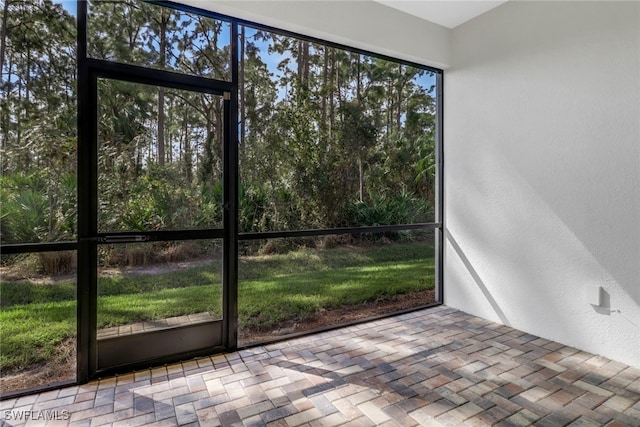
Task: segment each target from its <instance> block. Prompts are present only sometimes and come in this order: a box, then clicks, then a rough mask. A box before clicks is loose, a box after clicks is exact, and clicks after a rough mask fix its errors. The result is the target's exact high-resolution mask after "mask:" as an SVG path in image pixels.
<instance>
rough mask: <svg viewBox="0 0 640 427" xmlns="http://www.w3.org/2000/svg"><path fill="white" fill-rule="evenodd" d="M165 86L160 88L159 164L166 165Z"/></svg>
mask: <svg viewBox="0 0 640 427" xmlns="http://www.w3.org/2000/svg"><path fill="white" fill-rule="evenodd" d="M164 159H165V153H164V88H163V87H159V88H158V165H159V166H164Z"/></svg>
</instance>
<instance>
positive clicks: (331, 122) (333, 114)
mask: <svg viewBox="0 0 640 427" xmlns="http://www.w3.org/2000/svg"><path fill="white" fill-rule="evenodd" d="M335 74H336V52H335V50H334V49H331V78H330V79H329V81H330V82H331V83H330V86H329V140H330V141H333V130H334V129H335V125H336V122H335V119H336V111H335V110H336V107H335V103H334V99H333V98H334V94H335V92H334V86H333V84H334V82H335Z"/></svg>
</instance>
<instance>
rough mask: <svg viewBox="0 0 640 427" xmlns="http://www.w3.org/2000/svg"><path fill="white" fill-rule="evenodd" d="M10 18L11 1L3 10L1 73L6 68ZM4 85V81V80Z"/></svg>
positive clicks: (0, 50)
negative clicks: (8, 21)
mask: <svg viewBox="0 0 640 427" xmlns="http://www.w3.org/2000/svg"><path fill="white" fill-rule="evenodd" d="M8 17H9V0H4V8H3V9H2V34H1V35H0V37H2V40H0V71H2V70H3V68H4V53H5V51H6V48H7V18H8ZM7 81H8V80H7ZM2 82H3V83H4V79H3V80H2Z"/></svg>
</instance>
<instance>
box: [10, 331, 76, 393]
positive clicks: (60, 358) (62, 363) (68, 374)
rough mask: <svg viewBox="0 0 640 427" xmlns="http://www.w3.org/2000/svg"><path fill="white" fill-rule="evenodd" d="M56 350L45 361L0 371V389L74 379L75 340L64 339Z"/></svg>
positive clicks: (20, 387) (12, 388)
mask: <svg viewBox="0 0 640 427" xmlns="http://www.w3.org/2000/svg"><path fill="white" fill-rule="evenodd" d="M57 350H58V351H57V352H56V353H55V354H54V355H53V356H52V357H51V360H49V361H47V362H42V363H39V364H37V365H32V366H30V367H28V368H27V369H24V370H21V371H19V372H2V378H0V390H1V391H2V392H3V393H6V392H10V391H16V390H24V389H27V388H32V387H43V386H47V385H49V384H55V383H60V382H63V381H70V380H71V381H72V380H75V378H76V340H75V339H69V340H66V341H64V342H63V343H62V344H60V346H59V347H58V349H57Z"/></svg>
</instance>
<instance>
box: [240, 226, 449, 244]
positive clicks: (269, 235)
mask: <svg viewBox="0 0 640 427" xmlns="http://www.w3.org/2000/svg"><path fill="white" fill-rule="evenodd" d="M436 228H440V224H439V223H435V222H428V223H420V224H399V225H376V226H368V227H344V228H322V229H313V230H290V231H265V232H255V233H239V234H238V240H260V239H278V238H283V237H308V236H327V235H332V234H360V233H384V232H389V231H405V230H433V229H436Z"/></svg>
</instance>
